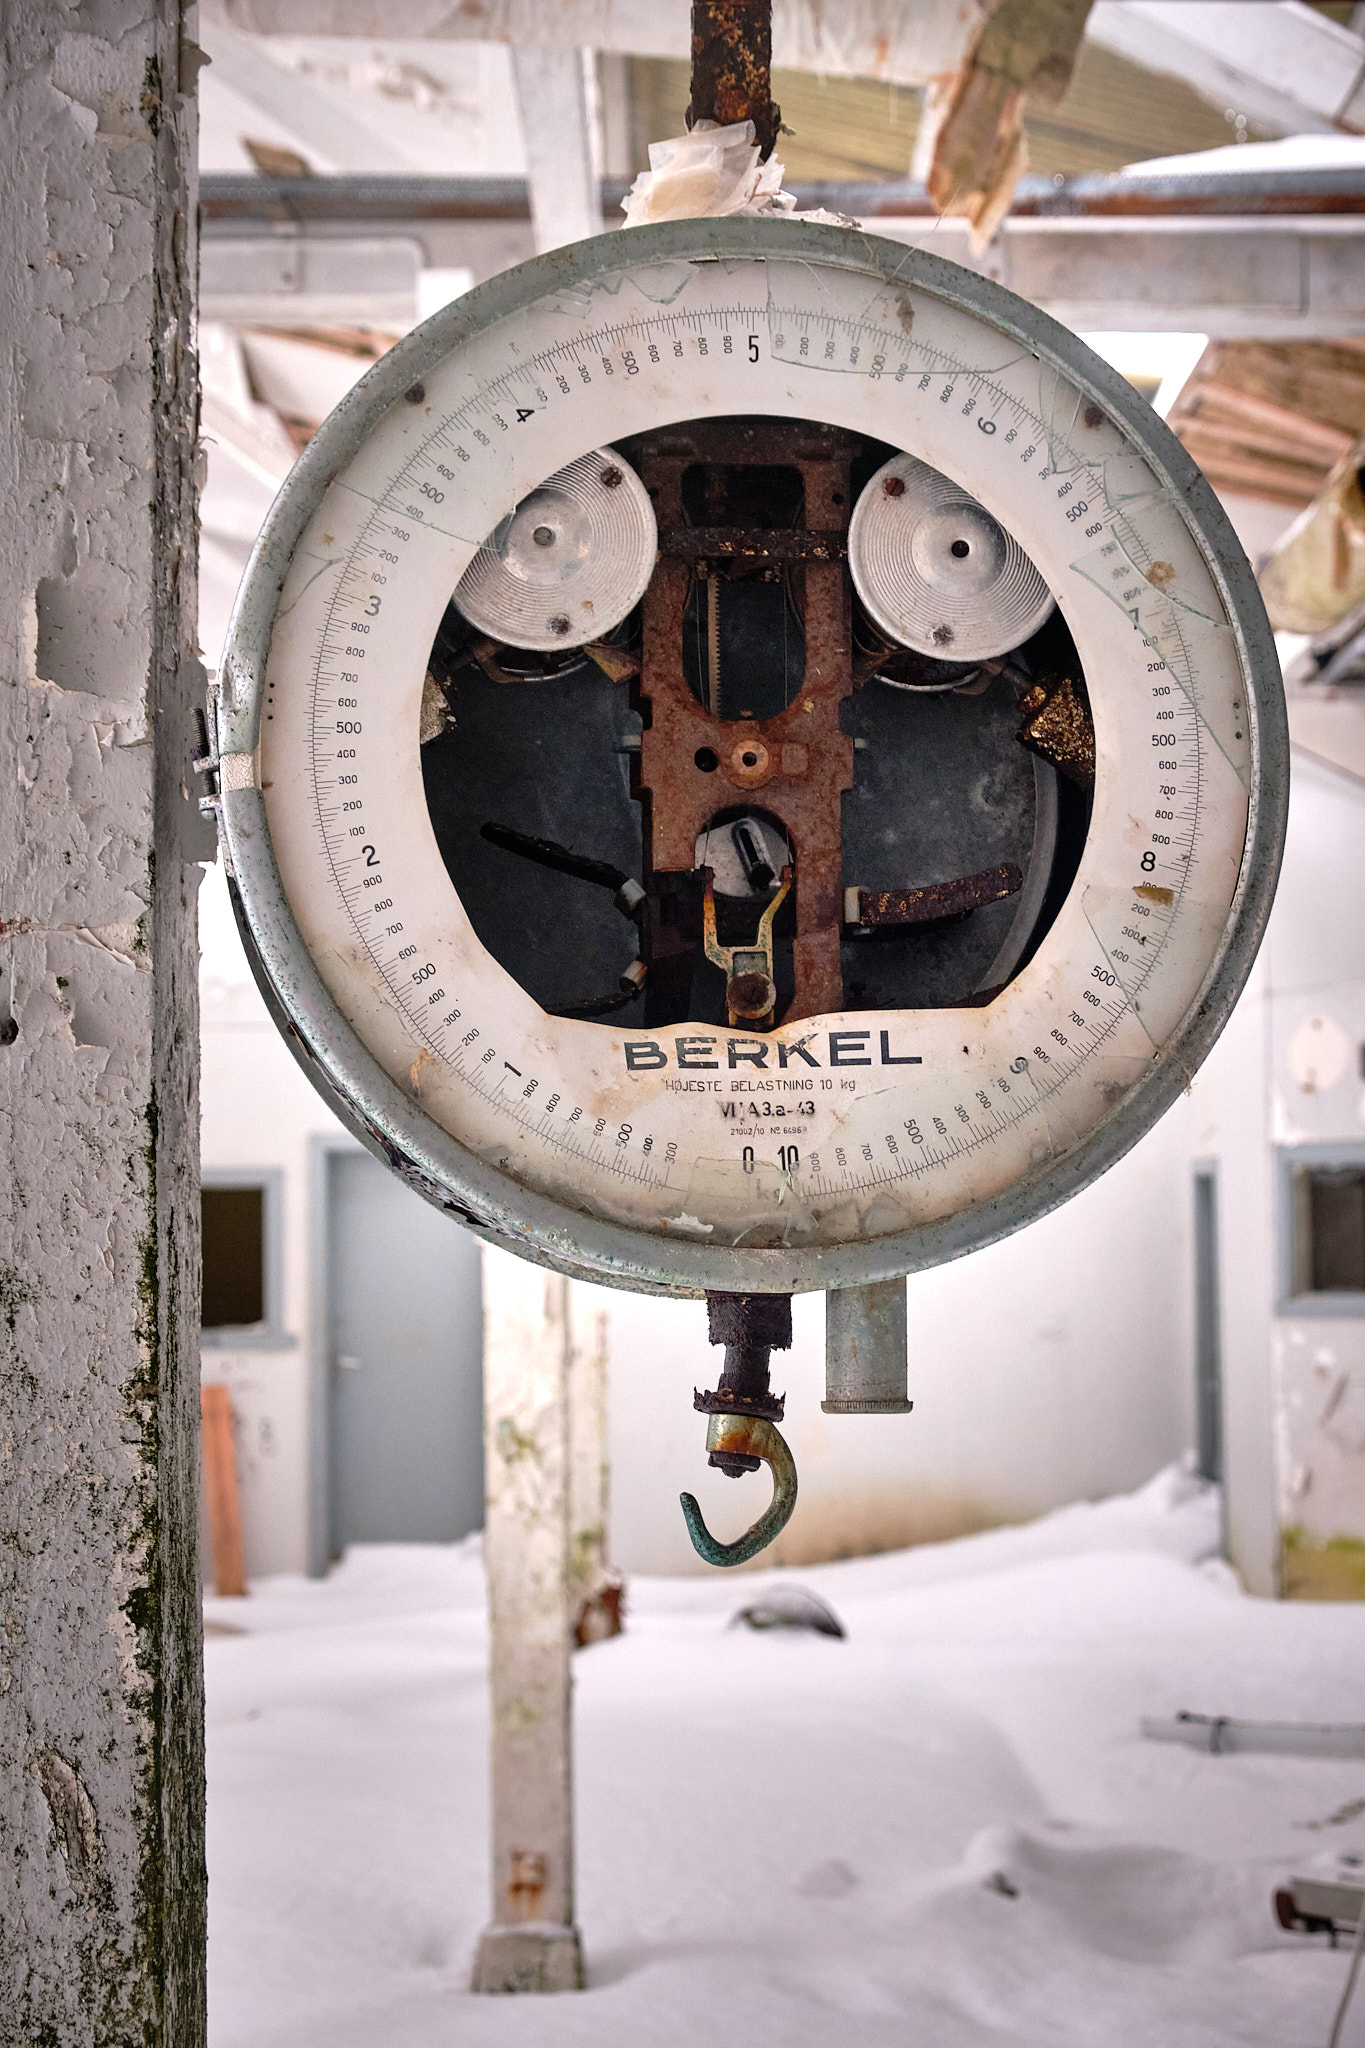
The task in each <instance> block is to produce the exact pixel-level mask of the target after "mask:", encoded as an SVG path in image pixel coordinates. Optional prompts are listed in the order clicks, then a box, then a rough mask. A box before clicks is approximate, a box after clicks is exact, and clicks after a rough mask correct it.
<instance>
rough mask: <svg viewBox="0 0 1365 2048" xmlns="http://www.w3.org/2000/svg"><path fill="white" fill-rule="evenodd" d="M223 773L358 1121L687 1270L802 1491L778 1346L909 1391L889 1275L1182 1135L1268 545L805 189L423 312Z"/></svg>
mask: <svg viewBox="0 0 1365 2048" xmlns="http://www.w3.org/2000/svg"><path fill="white" fill-rule="evenodd" d="M211 713H212V739H213V744H212V745H211V746H210V748H209V750H208V752H207V754H206V758H205V762H204V764H203V765H204V768H205V772H206V773H207V775H208V776H209V785H210V794H209V797H208V799H207V801H208V802H209V803H210V804H211V805H212V806H213V807H214V808H215V809H216V811H217V813H218V816H219V820H220V826H221V831H222V838H223V844H224V847H225V851H226V856H227V860H228V864H229V871H230V875H231V878H232V885H233V890H234V898H235V902H236V905H237V909H238V915H239V920H240V922H241V926H242V930H243V934H244V937H245V939H246V942H247V945H248V950H249V952H250V953H251V955H252V957H253V960H254V963H255V966H256V970H257V974H258V978H259V979H260V982H261V986H262V988H263V990H264V992H265V995H266V999H267V1001H268V1002H269V1003H270V1004H271V1006H272V1008H273V1010H274V1012H275V1015H276V1017H277V1019H278V1021H279V1022H280V1024H281V1027H282V1029H283V1030H284V1031H285V1032H286V1034H287V1037H288V1042H289V1043H290V1045H291V1047H292V1049H293V1050H294V1051H295V1053H296V1055H297V1056H298V1057H299V1059H300V1060H301V1061H302V1063H303V1064H304V1066H305V1068H306V1069H307V1071H308V1072H309V1074H310V1076H311V1078H312V1079H313V1080H314V1082H315V1083H316V1085H318V1087H319V1088H320V1089H321V1090H322V1092H323V1093H324V1095H325V1096H326V1097H327V1099H328V1100H329V1102H330V1103H331V1104H332V1105H333V1107H334V1108H335V1110H336V1112H337V1114H338V1115H339V1116H340V1117H341V1118H342V1120H343V1121H344V1122H345V1123H347V1124H348V1125H349V1127H350V1128H351V1129H352V1130H353V1131H355V1132H356V1134H357V1135H358V1136H359V1137H360V1138H361V1139H362V1140H363V1142H365V1143H366V1144H367V1145H369V1146H370V1147H371V1149H373V1150H374V1151H376V1152H377V1153H378V1154H379V1155H380V1156H381V1157H382V1158H384V1159H385V1160H386V1162H387V1163H388V1164H389V1165H390V1166H391V1167H392V1168H393V1169H394V1170H395V1171H396V1172H398V1173H400V1174H401V1175H402V1177H403V1178H404V1179H405V1180H406V1181H407V1182H408V1183H409V1184H410V1185H411V1186H413V1187H415V1188H416V1189H418V1190H419V1191H420V1192H421V1193H423V1194H424V1195H425V1196H427V1197H428V1198H429V1199H430V1200H432V1201H433V1202H436V1203H438V1204H440V1205H441V1206H442V1207H444V1208H445V1209H447V1210H448V1211H449V1212H451V1213H452V1214H454V1215H455V1216H457V1217H458V1218H459V1219H460V1220H461V1221H463V1222H464V1223H466V1224H467V1225H468V1226H469V1227H470V1228H472V1229H474V1230H476V1231H479V1232H481V1233H482V1234H484V1235H485V1236H487V1237H488V1238H490V1239H493V1240H495V1241H498V1242H501V1243H503V1244H505V1245H508V1246H510V1247H511V1248H512V1249H515V1250H517V1251H519V1252H520V1253H522V1254H523V1255H524V1256H526V1257H528V1258H530V1259H533V1260H537V1261H539V1262H540V1263H542V1264H544V1265H547V1266H550V1267H553V1268H555V1269H556V1270H558V1271H561V1272H567V1273H571V1274H577V1275H581V1276H583V1277H587V1278H592V1279H597V1280H604V1281H606V1282H608V1283H610V1284H613V1285H618V1286H622V1287H629V1288H636V1289H641V1290H644V1291H650V1292H657V1293H663V1294H671V1295H675V1296H691V1297H693V1298H696V1297H699V1296H703V1295H704V1296H705V1297H706V1299H707V1301H708V1305H709V1316H710V1335H711V1339H712V1342H713V1343H715V1344H723V1345H724V1347H725V1366H724V1370H723V1372H722V1373H721V1375H720V1376H719V1384H718V1385H717V1387H716V1388H715V1389H714V1390H713V1391H709V1392H704V1393H699V1394H697V1396H696V1405H697V1407H698V1408H699V1409H700V1410H701V1411H702V1412H703V1413H704V1414H705V1415H706V1416H707V1437H706V1443H707V1449H708V1452H709V1455H710V1458H711V1462H712V1464H713V1465H714V1466H715V1467H717V1468H718V1469H719V1470H721V1471H722V1472H726V1473H729V1474H731V1475H732V1476H736V1477H742V1476H743V1475H745V1474H746V1473H751V1472H753V1471H754V1470H756V1469H757V1467H758V1466H760V1465H762V1464H767V1465H768V1467H769V1469H770V1471H771V1473H772V1476H773V1482H774V1494H773V1500H772V1504H771V1506H770V1507H769V1508H768V1509H767V1510H766V1511H765V1513H764V1514H763V1515H762V1516H761V1517H760V1518H759V1520H758V1521H757V1522H756V1523H755V1524H754V1526H753V1528H752V1529H750V1531H749V1532H748V1533H747V1535H745V1536H743V1537H741V1538H740V1539H739V1541H738V1542H736V1543H733V1544H725V1543H721V1542H718V1541H717V1540H716V1539H715V1538H714V1537H713V1536H712V1535H711V1534H710V1533H709V1532H708V1531H707V1529H706V1527H705V1525H704V1523H703V1521H702V1518H701V1514H700V1510H699V1508H698V1507H697V1504H696V1502H695V1501H694V1500H693V1499H692V1498H691V1496H685V1497H684V1512H685V1514H686V1516H687V1520H688V1526H689V1528H690V1530H691V1533H692V1537H693V1540H694V1542H695V1543H696V1545H697V1547H698V1549H699V1550H700V1551H701V1553H702V1555H703V1556H705V1557H707V1558H708V1559H709V1560H710V1561H711V1562H713V1563H718V1564H728V1563H735V1562H738V1561H740V1560H741V1559H742V1558H744V1557H747V1556H750V1555H752V1554H753V1552H754V1551H755V1550H756V1549H758V1548H760V1547H761V1546H762V1544H763V1543H765V1542H767V1541H769V1540H771V1537H772V1536H773V1534H775V1533H776V1530H777V1529H778V1528H780V1526H781V1525H782V1523H783V1522H784V1521H785V1519H786V1517H787V1515H788V1514H789V1513H790V1511H791V1506H792V1504H793V1502H794V1500H795V1493H796V1475H795V1470H794V1467H793V1465H792V1461H791V1457H790V1453H789V1452H788V1450H787V1447H786V1445H785V1443H784V1441H783V1439H782V1436H781V1433H780V1430H779V1428H778V1424H779V1423H780V1422H781V1420H782V1413H783V1404H782V1401H781V1399H780V1397H778V1396H777V1395H775V1394H774V1392H773V1391H772V1387H771V1383H770V1382H771V1374H770V1362H771V1354H772V1352H773V1351H774V1350H776V1351H778V1352H779V1354H780V1352H781V1351H782V1349H783V1348H784V1347H785V1346H786V1345H788V1344H789V1342H790V1327H791V1297H792V1295H793V1293H795V1292H799V1291H807V1290H823V1291H824V1292H825V1293H826V1334H827V1367H828V1370H827V1389H826V1400H825V1403H824V1406H825V1408H826V1410H827V1411H828V1412H831V1413H904V1412H906V1410H907V1409H908V1407H909V1402H908V1399H907V1392H906V1379H907V1371H906V1307H905V1276H906V1275H907V1274H908V1273H910V1272H913V1271H918V1270H922V1269H923V1268H925V1267H927V1266H930V1265H933V1264H935V1263H938V1262H940V1261H942V1260H944V1259H946V1258H950V1257H956V1256H959V1255H961V1254H963V1253H965V1252H967V1251H970V1250H972V1249H975V1248H976V1247H977V1246H979V1245H982V1244H985V1243H988V1242H990V1241H992V1240H993V1239H995V1238H998V1237H1000V1236H1002V1235H1003V1234H1005V1233H1006V1232H1008V1231H1011V1230H1013V1229H1016V1228H1019V1227H1020V1226H1021V1225H1023V1224H1025V1223H1027V1222H1029V1221H1030V1220H1032V1219H1033V1218H1035V1217H1037V1216H1039V1215H1041V1214H1043V1213H1045V1212H1046V1211H1047V1210H1048V1209H1050V1208H1052V1207H1054V1206H1055V1205H1056V1204H1057V1203H1059V1202H1060V1201H1062V1200H1064V1199H1065V1198H1066V1197H1067V1196H1068V1195H1070V1194H1072V1193H1074V1192H1076V1191H1077V1190H1078V1189H1079V1188H1081V1187H1083V1186H1085V1185H1086V1184H1087V1183H1088V1182H1089V1181H1090V1180H1092V1179H1094V1178H1095V1177H1096V1176H1097V1175H1098V1174H1099V1173H1101V1172H1103V1171H1104V1170H1105V1169H1106V1167H1107V1166H1109V1165H1110V1164H1112V1163H1113V1161H1114V1160H1116V1159H1117V1158H1119V1157H1120V1156H1121V1155H1122V1154H1123V1152H1124V1151H1126V1150H1127V1149H1128V1148H1129V1147H1130V1146H1131V1145H1132V1144H1133V1143H1135V1142H1136V1140H1137V1138H1138V1137H1140V1136H1141V1135H1142V1133H1143V1132H1144V1131H1145V1130H1146V1129H1148V1128H1149V1127H1150V1125H1151V1124H1152V1123H1153V1122H1154V1121H1155V1119H1156V1118H1157V1117H1158V1116H1159V1115H1160V1114H1161V1113H1162V1111H1163V1110H1164V1109H1165V1108H1166V1107H1167V1105H1168V1104H1169V1103H1170V1102H1171V1101H1172V1100H1173V1099H1174V1097H1175V1095H1176V1094H1177V1093H1178V1092H1179V1091H1180V1090H1181V1089H1183V1088H1184V1087H1185V1086H1186V1085H1187V1083H1188V1080H1189V1076H1190V1074H1191V1073H1192V1072H1193V1070H1194V1068H1195V1067H1196V1066H1197V1065H1198V1063H1199V1061H1200V1060H1201V1059H1202V1058H1203V1056H1204V1054H1205V1053H1206V1052H1207V1050H1208V1049H1209V1047H1210V1045H1211V1044H1212V1043H1213V1041H1214V1039H1215V1038H1216V1036H1217V1033H1218V1031H1219V1030H1220V1029H1221V1026H1222V1024H1223V1022H1224V1020H1225V1019H1226V1016H1227V1014H1228V1012H1229V1010H1230V1008H1231V1005H1232V1003H1233V1001H1234V1000H1235V998H1236V995H1237V993H1238V991H1239V990H1240V988H1241V985H1242V983H1243V981H1244V979H1245V976H1246V974H1247V972H1248V971H1249V968H1250V964H1251V960H1252V958H1253V957H1254V953H1255V948H1256V945H1257V943H1258V941H1259V937H1260V934H1261V931H1262V929H1263V926H1264V921H1265V918H1266V916H1267V914H1268V909H1269V904H1270V899H1271V894H1272V891H1273V885H1274V879H1275V873H1276V869H1277V865H1278V859H1279V851H1280V846H1281V844H1282V838H1283V829H1284V814H1285V787H1286V776H1285V761H1286V752H1287V745H1286V738H1285V730H1284V719H1283V706H1282V701H1281V697H1280V691H1279V678H1278V666H1277V663H1276V660H1275V655H1274V649H1273V643H1272V642H1271V639H1270V634H1269V629H1268V627H1267V625H1266V621H1265V618H1264V613H1263V611H1262V609H1261V607H1260V603H1259V600H1258V598H1257V595H1256V591H1255V585H1254V582H1253V580H1252V577H1251V574H1250V571H1249V569H1248V567H1247V565H1246V563H1245V560H1244V558H1243V556H1242V553H1241V550H1240V548H1239V547H1238V544H1237V542H1236V540H1235V538H1234V537H1233V535H1232V532H1231V530H1230V528H1229V527H1228V525H1227V522H1226V520H1225V518H1224V517H1223V515H1222V513H1221V511H1220V509H1219V507H1218V505H1217V502H1216V500H1215V499H1214V497H1213V495H1212V493H1211V492H1210V491H1209V490H1208V488H1207V486H1205V485H1204V483H1203V480H1202V478H1201V477H1200V476H1199V474H1198V472H1197V471H1196V470H1195V469H1194V467H1193V465H1192V464H1191V463H1190V461H1189V459H1188V457H1187V456H1186V455H1185V454H1184V451H1183V450H1182V449H1181V448H1180V447H1179V445H1178V444H1177V443H1176V442H1175V441H1174V439H1173V438H1172V437H1171V436H1170V435H1169V434H1168V433H1167V432H1166V430H1165V429H1164V427H1163V426H1162V425H1161V423H1160V422H1159V421H1158V420H1157V419H1156V418H1155V416H1154V415H1153V414H1152V413H1151V412H1150V409H1149V408H1148V407H1147V406H1146V405H1145V403H1144V402H1143V401H1142V400H1141V399H1139V398H1138V397H1137V395H1136V393H1134V392H1133V391H1132V390H1131V389H1130V388H1129V387H1128V386H1127V385H1125V384H1124V383H1123V382H1122V380H1120V379H1119V378H1117V377H1116V376H1115V375H1114V373H1113V372H1111V371H1110V370H1109V369H1108V368H1107V367H1106V366H1105V365H1104V364H1102V363H1100V362H1098V361H1097V360H1096V359H1095V358H1094V357H1093V356H1091V355H1090V354H1089V352H1088V351H1087V350H1086V349H1085V348H1084V347H1083V346H1082V345H1081V344H1080V343H1079V342H1078V341H1077V339H1076V338H1075V337H1074V336H1073V335H1071V334H1069V333H1068V332H1067V331H1066V330H1064V329H1062V328H1060V327H1058V326H1057V325H1056V324H1055V323H1053V322H1052V321H1050V320H1049V319H1047V318H1046V317H1045V316H1043V315H1041V314H1039V313H1038V312H1037V311H1036V310H1035V309H1034V308H1032V307H1029V306H1027V305H1024V304H1023V303H1022V302H1020V301H1018V300H1016V299H1014V298H1012V297H1011V295H1010V294H1008V293H1006V292H1004V291H1002V290H1001V289H1000V288H999V287H997V286H995V285H992V284H991V283H990V282H989V281H987V280H985V279H982V278H980V277H977V276H975V275H973V274H970V273H968V272H965V271H962V270H959V269H957V268H956V267H955V266H953V265H951V264H948V263H945V262H942V261H941V260H939V259H936V258H934V257H931V256H926V255H923V254H920V253H919V252H916V251H914V250H908V249H906V248H904V247H901V246H899V245H896V244H891V243H886V242H879V241H878V240H876V238H873V237H869V236H866V235H863V234H862V233H860V232H859V233H854V232H851V231H848V230H844V229H841V228H838V227H829V226H824V225H814V224H808V223H802V222H796V221H791V220H787V219H780V218H779V219H742V218H728V219H725V220H712V221H679V222H673V223H669V224H667V225H664V226H660V227H653V228H644V229H631V230H627V231H626V232H624V233H621V234H616V235H610V236H604V237H602V238H600V239H599V240H596V241H593V242H588V243H584V244H581V245H578V246H577V247H575V248H573V249H570V250H561V251H557V252H556V253H555V254H554V255H553V256H552V257H547V258H543V259H539V260H538V261H536V262H533V263H530V264H527V265H524V266H522V268H521V269H519V270H517V271H513V272H510V273H508V274H506V275H505V276H503V277H500V278H497V279H494V280H492V281H491V282H490V283H488V284H487V285H484V286H482V287H480V288H479V289H478V290H476V291H473V292H471V293H469V294H467V295H466V296H465V297H464V298H463V299H461V300H459V301H457V302H455V303H454V304H453V305H451V306H450V307H447V308H446V309H445V310H444V311H443V312H442V313H440V314H438V315H437V316H436V317H435V318H434V319H433V320H430V321H428V322H427V323H426V324H425V325H424V326H423V327H421V328H419V329H417V330H415V331H414V333H413V334H411V335H410V336H408V337H407V338H406V339H405V340H404V341H403V342H401V343H400V344H399V345H398V346H397V347H396V348H395V349H394V350H393V351H392V352H391V354H390V355H389V356H388V357H386V358H385V359H384V361H383V362H381V363H379V364H377V365H376V366H375V368H374V369H373V370H372V371H371V372H370V373H369V374H368V375H367V377H366V378H365V379H364V380H363V381H362V383H361V384H360V385H359V386H358V387H357V388H356V390H355V391H354V392H353V393H352V394H351V395H350V397H349V398H348V399H347V400H346V401H345V403H344V404H343V406H342V407H341V408H339V410H338V412H337V413H336V414H334V415H333V417H332V419H331V420H329V421H328V422H326V423H325V424H324V426H323V427H322V428H321V430H320V431H319V433H318V434H317V436H316V437H315V439H314V440H313V442H312V443H311V444H310V446H309V447H308V449H307V450H306V451H305V452H304V454H303V456H302V457H301V459H300V462H299V464H298V467H297V468H296V470H295V472H294V474H293V476H292V478H291V480H290V482H289V484H288V485H287V486H286V488H285V490H284V492H283V493H282V494H281V498H280V500H279V501H278V503H277V505H276V507H275V509H274V511H273V512H272V515H271V518H270V521H269V523H268V525H267V527H266V530H265V532H264V533H263V535H262V538H261V541H260V542H259V544H258V547H257V550H256V552H255V555H254V557H253V561H252V565H251V568H250V570H249V572H248V576H247V579H246V582H245V584H244V586H243V591H242V594H241V596H240V598H239V601H238V606H237V611H236V614H235V618H234V623H233V628H232V633H231V636H230V641H229V646H228V650H227V653H226V657H225V662H224V668H223V673H222V677H221V681H220V684H219V685H218V687H217V690H216V692H215V695H214V698H213V701H212V705H211Z"/></svg>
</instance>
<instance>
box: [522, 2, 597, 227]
mask: <svg viewBox="0 0 1365 2048" xmlns="http://www.w3.org/2000/svg"><path fill="white" fill-rule="evenodd" d="M512 81H513V84H514V86H515V88H516V95H517V111H518V113H519V114H520V116H521V135H522V142H523V145H524V147H525V151H526V179H527V183H528V184H529V186H530V190H531V226H532V228H533V230H534V232H535V238H536V254H537V255H543V254H544V253H545V251H546V250H547V249H559V248H562V247H563V246H564V244H565V243H566V242H581V241H583V240H584V239H585V238H586V237H587V236H588V235H600V234H601V232H602V203H601V198H600V195H599V192H598V186H597V173H596V171H595V170H594V168H593V156H594V150H593V141H592V134H591V131H590V128H589V122H588V96H587V90H586V84H585V80H584V77H583V53H582V51H581V50H556V49H551V48H548V47H547V46H546V45H544V44H537V43H514V44H513V46H512Z"/></svg>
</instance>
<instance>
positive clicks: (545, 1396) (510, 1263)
mask: <svg viewBox="0 0 1365 2048" xmlns="http://www.w3.org/2000/svg"><path fill="white" fill-rule="evenodd" d="M483 1256H484V1272H483V1304H484V1431H485V1446H486V1452H485V1455H486V1465H487V1503H488V1504H487V1519H486V1521H485V1525H484V1557H485V1564H486V1568H487V1573H488V1632H489V1666H490V1685H491V1691H492V1855H493V1869H492V1875H493V1912H492V1921H491V1924H490V1925H489V1926H488V1927H487V1928H485V1930H484V1933H483V1935H482V1937H481V1939H480V1942H479V1949H478V1954H477V1957H476V1959H475V1964H474V1978H473V1984H474V1989H475V1990H476V1991H492V1992H509V1991H575V1990H578V1989H580V1988H581V1986H582V1982H583V1961H582V1953H581V1949H580V1944H579V1937H578V1929H577V1927H576V1926H575V1925H574V1898H573V1875H574V1873H573V1757H572V1725H571V1712H570V1707H571V1701H570V1693H571V1685H572V1678H571V1673H570V1666H569V1660H570V1655H571V1649H572V1645H571V1639H570V1615H569V1496H570V1457H569V1413H568V1375H569V1354H570V1348H571V1344H572V1329H571V1325H570V1284H569V1282H568V1281H567V1280H561V1279H560V1278H559V1277H558V1276H557V1275H555V1274H551V1273H546V1272H543V1271H542V1270H541V1269H540V1268H539V1267H538V1266H530V1265H527V1264H526V1263H525V1262H524V1261H523V1260H521V1259H517V1258H513V1257H512V1255H511V1254H510V1253H508V1252H503V1251H497V1250H493V1249H491V1248H486V1249H485V1251H484V1255H483Z"/></svg>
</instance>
